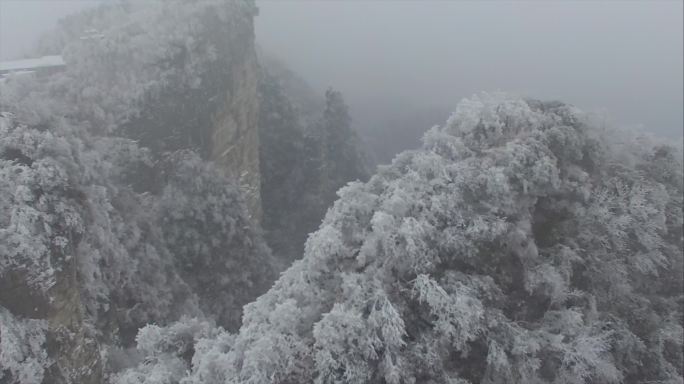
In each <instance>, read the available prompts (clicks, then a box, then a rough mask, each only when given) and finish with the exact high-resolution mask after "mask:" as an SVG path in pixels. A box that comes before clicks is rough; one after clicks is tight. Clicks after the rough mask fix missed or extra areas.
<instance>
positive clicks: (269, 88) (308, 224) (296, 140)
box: [259, 61, 366, 265]
mask: <svg viewBox="0 0 684 384" xmlns="http://www.w3.org/2000/svg"><path fill="white" fill-rule="evenodd" d="M269 63H271V62H270V61H267V65H266V67H265V68H264V70H263V74H262V79H261V83H260V90H259V94H260V115H259V136H260V154H259V159H260V160H259V165H260V171H261V180H262V188H261V198H262V203H263V209H264V220H263V222H262V224H263V226H264V229H265V231H266V237H267V240H268V242H269V245H271V247H272V248H273V249H276V250H277V254H276V256H278V259H279V260H281V261H283V262H285V263H286V265H289V263H290V262H292V261H293V260H294V259H297V258H299V257H301V253H302V251H303V245H304V242H305V240H306V236H307V235H308V234H309V233H310V232H312V231H314V230H315V229H316V228H317V226H318V225H319V224H320V221H321V219H322V218H323V216H324V214H325V211H326V210H327V208H328V207H329V206H330V205H331V204H332V203H333V201H334V200H335V191H336V190H337V189H339V188H340V187H342V186H343V185H344V184H346V183H347V182H349V181H354V180H357V179H364V178H366V169H365V160H364V156H363V154H362V151H361V149H360V144H359V142H358V140H357V138H356V133H355V132H354V130H353V129H352V128H351V126H350V121H351V119H350V117H349V112H348V109H347V106H346V105H345V104H344V100H343V99H342V96H341V94H340V93H339V92H336V91H333V90H328V92H327V93H326V98H325V102H321V103H320V104H322V105H318V104H319V103H316V100H315V94H314V93H313V91H310V90H308V89H307V85H306V83H304V82H303V81H301V80H299V79H297V78H296V77H295V76H294V75H292V74H290V73H287V72H286V70H285V69H284V68H283V67H282V66H279V65H275V64H269ZM274 73H275V74H274ZM291 95H292V96H291ZM312 99H313V100H312Z"/></svg>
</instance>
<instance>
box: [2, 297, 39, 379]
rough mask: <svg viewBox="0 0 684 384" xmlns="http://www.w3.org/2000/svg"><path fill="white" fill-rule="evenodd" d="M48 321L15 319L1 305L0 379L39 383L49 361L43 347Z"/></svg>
mask: <svg viewBox="0 0 684 384" xmlns="http://www.w3.org/2000/svg"><path fill="white" fill-rule="evenodd" d="M46 329H47V321H45V320H32V319H26V320H23V319H18V318H16V317H14V316H12V314H11V313H9V311H7V310H6V309H4V308H2V307H0V368H1V369H0V382H3V383H13V382H16V383H41V382H43V376H44V372H45V370H46V369H47V368H48V366H49V365H50V363H51V361H50V359H49V358H48V355H47V352H46V350H45V331H46Z"/></svg>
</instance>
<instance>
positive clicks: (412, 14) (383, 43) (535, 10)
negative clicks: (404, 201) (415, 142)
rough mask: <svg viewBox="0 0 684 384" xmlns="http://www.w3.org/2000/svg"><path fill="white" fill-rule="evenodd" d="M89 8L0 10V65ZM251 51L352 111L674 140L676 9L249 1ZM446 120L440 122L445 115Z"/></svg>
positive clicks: (5, 1)
mask: <svg viewBox="0 0 684 384" xmlns="http://www.w3.org/2000/svg"><path fill="white" fill-rule="evenodd" d="M92 4H95V1H89V0H83V1H61V0H53V1H45V0H24V1H17V0H0V58H1V59H8V58H14V57H17V56H20V55H21V54H22V53H23V52H25V49H26V47H28V46H30V45H31V44H32V43H33V42H34V41H35V40H36V39H37V37H38V36H39V35H40V33H42V32H44V31H46V30H47V29H48V28H50V27H52V26H54V24H55V22H56V19H57V18H58V17H61V16H64V15H65V14H68V13H71V12H74V11H75V10H78V9H81V8H84V7H87V6H90V5H92ZM258 4H259V7H260V15H259V16H258V17H257V21H256V33H257V40H258V42H259V43H260V45H261V46H262V47H263V48H264V49H265V50H266V51H268V52H272V53H273V54H275V55H276V56H277V57H280V58H281V59H282V60H283V61H284V62H286V63H287V64H288V65H289V66H290V67H291V68H292V69H293V70H294V71H296V72H298V73H299V74H300V75H301V76H302V77H303V78H305V79H306V80H308V81H309V82H310V83H311V84H312V85H313V86H314V87H315V88H317V89H320V90H322V89H323V88H325V87H326V86H328V85H332V86H334V87H336V88H338V89H340V90H341V91H342V92H343V93H344V94H345V96H346V98H347V101H348V102H349V104H350V106H351V107H352V110H354V109H357V110H362V109H368V108H369V107H371V106H374V105H378V106H380V105H384V104H392V103H395V104H400V103H403V104H406V105H412V106H416V108H424V107H425V108H428V107H438V108H446V107H449V108H451V107H453V106H455V104H456V103H457V102H458V101H459V100H460V99H461V98H463V97H466V96H469V95H472V94H473V93H476V92H479V91H494V90H503V91H510V92H515V93H519V94H522V95H525V96H530V97H536V98H542V99H559V100H563V101H567V102H570V103H573V104H575V105H578V106H580V107H582V108H585V109H588V110H606V111H607V112H608V113H609V115H611V116H612V117H613V118H614V120H616V121H618V122H620V123H623V124H627V125H640V124H641V125H643V126H645V127H646V128H647V129H648V130H650V131H653V132H657V133H659V134H665V135H668V136H672V137H678V136H681V135H682V126H683V122H682V104H683V102H684V101H683V99H682V93H683V79H682V72H683V64H682V57H683V52H682V46H683V41H682V33H683V32H682V28H683V26H682V13H683V9H682V4H683V3H682V1H648V2H646V1H644V2H638V1H628V2H627V1H625V2H618V1H576V2H561V1H548V2H542V1H532V2H523V1H517V2H513V1H510V2H504V1H489V2H474V1H473V2H470V1H441V2H435V1H423V2H417V1H415V2H414V1H398V2H389V1H329V2H312V1H282V0H278V1H258ZM444 119H446V116H444Z"/></svg>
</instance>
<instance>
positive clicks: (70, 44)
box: [0, 0, 270, 384]
mask: <svg viewBox="0 0 684 384" xmlns="http://www.w3.org/2000/svg"><path fill="white" fill-rule="evenodd" d="M256 11H257V9H256V6H255V5H254V3H253V2H252V1H231V2H225V1H214V0H207V1H202V2H185V1H183V2H180V1H179V2H155V3H145V4H142V3H129V4H124V3H119V4H116V5H111V6H105V7H102V8H98V9H95V10H91V11H88V12H85V13H82V14H79V15H76V16H73V17H71V18H70V19H68V20H66V21H65V22H64V23H63V25H62V26H61V27H60V28H59V29H58V30H57V31H55V33H54V42H53V44H54V48H55V49H59V50H60V51H61V52H62V53H63V56H64V58H65V61H66V62H67V69H66V71H65V72H64V73H60V74H58V75H56V76H55V77H53V78H49V79H42V80H40V81H37V80H36V79H31V78H30V77H25V78H19V77H16V78H12V77H11V78H10V79H9V80H8V81H7V82H6V83H4V84H2V87H3V88H2V90H1V92H0V111H11V112H12V115H13V117H12V118H3V119H0V120H1V121H0V123H2V124H0V128H1V129H0V382H1V383H3V384H4V383H9V384H15V383H28V382H31V383H41V382H43V383H58V384H60V383H65V384H66V383H86V384H90V383H102V382H105V381H106V374H107V367H108V366H109V365H111V364H112V363H111V361H110V362H109V363H108V362H107V358H105V357H106V356H107V354H108V353H109V352H108V351H109V350H112V348H114V349H116V348H119V347H123V348H125V347H127V346H128V345H130V343H131V342H132V337H133V336H134V335H135V333H136V331H137V327H140V326H142V325H144V324H145V323H149V322H154V323H159V324H163V323H165V322H167V321H170V320H174V319H175V318H177V317H178V316H180V315H181V314H190V315H193V316H206V317H208V318H214V315H216V314H213V313H209V312H207V308H211V309H214V308H215V309H216V310H217V312H218V311H220V312H221V318H227V319H229V322H230V321H232V319H238V321H239V318H240V316H239V313H238V314H235V315H234V316H233V315H231V314H226V313H225V312H230V311H231V310H232V309H231V308H238V310H237V311H238V312H239V308H241V307H242V305H243V304H244V303H245V302H247V300H251V299H252V298H253V297H254V296H255V295H256V294H258V293H260V292H259V290H260V289H265V288H264V287H263V285H264V284H265V283H263V282H259V279H263V280H267V279H270V277H269V276H270V275H269V274H268V273H264V271H260V272H259V273H258V275H259V276H261V277H254V276H252V275H249V274H243V275H244V276H243V277H242V279H243V280H247V282H248V284H245V283H243V282H242V280H240V281H239V282H238V283H239V284H241V286H240V288H239V289H237V288H232V287H228V286H229V285H230V284H236V281H237V280H239V279H237V280H235V281H230V280H231V279H230V278H228V276H229V273H230V271H231V268H235V266H236V265H237V266H239V267H240V268H241V270H243V271H244V270H245V269H244V268H245V267H246V265H247V264H249V263H250V262H251V263H255V264H259V268H261V269H262V270H263V269H264V268H267V267H268V265H270V263H269V262H267V261H265V260H264V259H263V258H262V257H267V256H265V255H266V254H267V249H266V250H264V249H265V246H264V245H263V242H261V240H260V238H259V237H258V235H257V234H256V232H254V231H253V227H252V226H250V225H249V223H248V222H249V220H248V219H246V216H244V214H243V212H244V205H243V200H244V202H245V203H246V205H247V206H248V209H249V212H250V216H251V218H252V219H253V221H254V222H257V221H258V220H259V218H260V216H261V202H260V176H259V157H258V153H259V152H258V151H259V137H258V131H257V117H258V116H257V115H258V110H259V106H258V99H257V72H258V63H257V58H256V54H255V51H254V30H253V17H254V16H255V15H256ZM129 139H133V140H134V141H135V142H137V144H136V143H134V142H131V141H129ZM143 148H144V149H143ZM186 149H189V150H192V151H193V152H196V153H197V154H199V155H200V156H201V158H202V159H204V160H213V161H214V162H215V163H216V165H218V168H219V169H220V170H221V171H222V172H223V173H224V174H225V175H227V176H229V177H232V178H234V179H235V180H237V181H239V183H240V185H241V186H242V190H243V191H242V192H243V193H242V194H241V195H242V197H234V196H240V194H239V193H234V192H233V190H222V188H223V187H222V186H224V185H225V188H228V189H229V188H233V186H232V184H230V183H231V182H230V181H227V180H226V179H223V178H222V176H216V175H214V176H211V177H210V178H208V177H205V179H207V180H209V179H211V180H209V181H211V183H210V182H209V181H207V182H205V183H204V184H202V183H200V182H199V181H198V180H200V177H199V175H198V177H197V178H194V177H189V178H187V179H185V181H183V182H180V184H185V185H189V186H192V187H193V188H198V186H199V187H206V189H207V191H206V193H207V194H208V196H210V198H208V199H206V200H207V204H205V205H206V207H204V208H201V209H200V208H198V207H197V205H198V204H199V201H200V200H201V197H197V201H195V202H192V203H188V204H186V206H183V205H182V204H175V205H173V207H174V208H178V207H181V208H183V210H182V212H181V213H182V214H183V215H187V217H185V216H182V215H181V216H179V215H177V214H175V213H174V215H175V216H174V217H173V219H175V220H178V222H176V223H174V225H175V226H176V227H179V226H182V225H185V224H184V222H183V221H182V220H186V219H187V220H188V222H193V223H197V222H198V221H199V222H200V223H201V222H202V220H204V219H205V218H207V217H210V216H211V212H213V213H214V215H216V210H215V209H214V207H213V206H211V204H217V201H218V204H223V205H222V206H223V207H224V209H225V211H226V212H228V213H227V214H225V215H223V216H221V217H219V218H213V220H219V221H220V224H221V226H220V228H221V229H222V230H224V233H222V234H220V241H214V238H213V237H212V236H214V234H207V233H204V232H202V228H201V227H200V226H198V225H196V224H193V230H195V231H197V232H199V234H198V236H204V237H201V238H200V239H199V241H196V243H198V247H197V248H198V249H199V251H197V254H193V253H192V249H191V251H189V252H186V253H185V254H184V255H183V256H184V257H189V258H198V257H205V258H207V259H211V260H214V261H215V265H217V267H216V268H213V267H212V268H209V269H207V270H206V271H205V272H206V273H216V274H220V275H222V276H223V278H222V279H221V278H220V277H217V278H216V279H213V277H212V276H208V275H204V276H202V278H203V280H202V281H200V282H195V281H193V282H190V281H186V280H187V279H186V276H185V275H187V273H186V272H187V271H185V270H184V269H186V266H185V265H184V264H183V263H181V262H180V261H178V260H176V259H174V257H175V256H176V255H174V253H173V252H171V251H170V248H171V246H170V245H168V244H167V243H169V242H170V241H172V240H173V239H169V233H163V234H160V232H163V231H164V229H163V228H159V227H161V226H162V225H163V224H164V223H162V222H157V221H156V220H157V218H156V216H155V215H156V214H157V213H155V212H157V211H159V210H164V209H162V208H159V207H157V205H155V204H157V202H156V201H157V200H159V199H160V198H163V196H166V195H165V194H168V193H176V192H174V191H173V190H172V191H170V192H169V190H168V188H167V186H168V179H169V177H170V176H178V173H177V172H176V171H177V170H174V169H160V168H159V167H160V166H159V165H160V164H168V162H167V161H165V160H166V159H167V157H168V156H169V155H168V154H170V153H174V152H176V151H178V150H186ZM205 168H206V167H204V166H197V169H199V170H204V169H205ZM222 183H224V184H222ZM129 186H131V187H132V189H133V190H129ZM141 192H144V193H141ZM155 194H157V196H155ZM160 196H162V197H160ZM217 196H218V197H217ZM221 199H223V200H221ZM148 200H149V201H148ZM186 200H187V199H186ZM155 207H156V208H155ZM166 211H167V212H169V211H171V210H170V209H166ZM161 216H163V215H161ZM206 220H210V219H206ZM210 224H211V226H212V228H218V225H217V224H215V223H213V222H212V223H210ZM207 225H209V224H207ZM174 230H175V232H173V233H172V235H175V234H176V233H178V234H181V235H183V234H187V233H188V231H183V230H182V228H174ZM176 241H178V242H179V243H183V244H185V243H187V242H188V241H186V239H184V238H178V239H177V240H176ZM202 242H206V243H207V244H210V243H211V244H214V245H215V244H218V245H220V247H216V246H215V247H214V248H215V249H209V250H208V251H207V250H206V249H204V248H206V247H204V248H203V249H200V248H202V247H201V245H202V244H200V243H202ZM193 244H194V243H193ZM243 259H244V260H243ZM205 280H206V281H216V282H217V283H216V284H215V285H214V286H213V289H215V290H219V291H221V292H222V294H223V296H220V297H219V296H216V295H214V293H215V292H213V291H212V288H211V287H205V286H204V285H203V281H205ZM262 283H263V284H262ZM250 284H251V285H250ZM197 287H200V288H197ZM227 287H228V288H227ZM217 298H220V300H219V301H221V303H228V304H226V305H222V304H221V303H219V304H216V305H213V303H212V300H214V301H217V300H218V299H217ZM215 318H216V319H217V320H219V321H220V319H221V318H219V317H218V316H216V317H215ZM223 325H224V326H226V327H228V328H235V327H236V324H233V323H229V324H223ZM110 360H111V359H110Z"/></svg>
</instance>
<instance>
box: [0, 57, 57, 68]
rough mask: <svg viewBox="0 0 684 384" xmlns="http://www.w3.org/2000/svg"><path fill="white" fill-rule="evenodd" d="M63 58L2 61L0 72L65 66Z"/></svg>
mask: <svg viewBox="0 0 684 384" xmlns="http://www.w3.org/2000/svg"><path fill="white" fill-rule="evenodd" d="M64 65H65V63H64V59H62V56H57V55H55V56H43V57H39V58H36V59H23V60H12V61H0V72H9V71H20V70H32V69H38V68H49V67H61V66H64Z"/></svg>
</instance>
